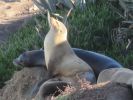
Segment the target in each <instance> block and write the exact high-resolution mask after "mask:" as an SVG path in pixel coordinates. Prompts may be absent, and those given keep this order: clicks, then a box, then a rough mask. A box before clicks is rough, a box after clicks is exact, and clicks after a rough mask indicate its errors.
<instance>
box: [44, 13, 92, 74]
mask: <svg viewBox="0 0 133 100" xmlns="http://www.w3.org/2000/svg"><path fill="white" fill-rule="evenodd" d="M48 21H49V26H50V30H49V32H48V33H47V35H46V37H45V40H44V50H45V60H46V66H47V69H48V70H49V71H50V72H52V73H53V74H55V75H56V74H60V75H63V76H72V75H75V74H76V73H78V72H86V71H89V70H91V71H92V69H91V67H90V66H89V65H88V64H87V63H85V62H84V61H83V60H81V59H80V58H78V57H77V56H76V54H75V53H74V51H73V50H72V49H71V46H70V45H69V43H68V41H67V29H66V27H65V25H64V24H63V23H62V22H60V21H58V20H56V19H54V18H52V17H50V16H49V15H48Z"/></svg>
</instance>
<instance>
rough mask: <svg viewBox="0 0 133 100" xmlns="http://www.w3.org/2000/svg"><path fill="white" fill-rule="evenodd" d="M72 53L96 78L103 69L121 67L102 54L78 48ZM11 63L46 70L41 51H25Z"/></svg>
mask: <svg viewBox="0 0 133 100" xmlns="http://www.w3.org/2000/svg"><path fill="white" fill-rule="evenodd" d="M73 51H74V52H75V54H76V55H77V56H78V57H79V58H81V59H82V60H84V61H85V62H86V63H87V64H89V65H90V66H91V68H92V69H93V71H94V73H95V75H96V77H98V75H99V73H100V72H101V71H103V70H105V69H109V68H122V65H121V64H120V63H118V62H117V61H116V60H114V59H112V58H111V57H108V56H105V55H103V54H100V53H96V52H92V51H87V50H83V49H78V48H73ZM13 62H14V64H15V65H17V66H18V65H21V66H24V67H37V66H44V68H46V64H45V57H44V51H43V50H32V51H26V52H24V53H22V54H21V55H20V56H19V57H18V58H16V59H14V61H13Z"/></svg>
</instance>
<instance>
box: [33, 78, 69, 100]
mask: <svg viewBox="0 0 133 100" xmlns="http://www.w3.org/2000/svg"><path fill="white" fill-rule="evenodd" d="M68 85H69V83H67V82H65V81H59V80H58V79H57V80H54V79H50V80H48V81H46V82H45V83H43V85H42V86H41V87H40V89H39V92H38V93H37V96H36V97H35V100H36V98H37V100H38V99H39V100H45V99H46V98H47V97H49V96H57V95H59V94H60V92H61V91H64V89H65V88H66V86H68ZM59 90H61V91H59Z"/></svg>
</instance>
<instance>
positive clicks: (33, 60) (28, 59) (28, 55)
mask: <svg viewBox="0 0 133 100" xmlns="http://www.w3.org/2000/svg"><path fill="white" fill-rule="evenodd" d="M43 55H44V51H43V50H32V51H26V52H24V53H22V54H21V55H20V56H18V57H17V58H16V59H14V60H13V64H14V65H15V66H21V67H35V66H45V61H44V59H45V58H44V56H43Z"/></svg>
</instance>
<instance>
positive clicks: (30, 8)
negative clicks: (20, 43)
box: [0, 0, 36, 43]
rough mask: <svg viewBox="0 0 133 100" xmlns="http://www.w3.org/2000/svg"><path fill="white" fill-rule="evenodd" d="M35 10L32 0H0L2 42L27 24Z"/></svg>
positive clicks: (0, 35) (0, 41) (0, 36)
mask: <svg viewBox="0 0 133 100" xmlns="http://www.w3.org/2000/svg"><path fill="white" fill-rule="evenodd" d="M35 12H36V9H35V7H34V4H33V2H32V0H0V43H2V42H4V41H5V40H7V39H8V37H9V35H10V34H11V33H13V32H15V31H17V30H18V29H19V28H21V27H22V26H23V25H25V23H26V22H27V20H28V19H30V18H31V16H32V15H33V14H34V13H35Z"/></svg>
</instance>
